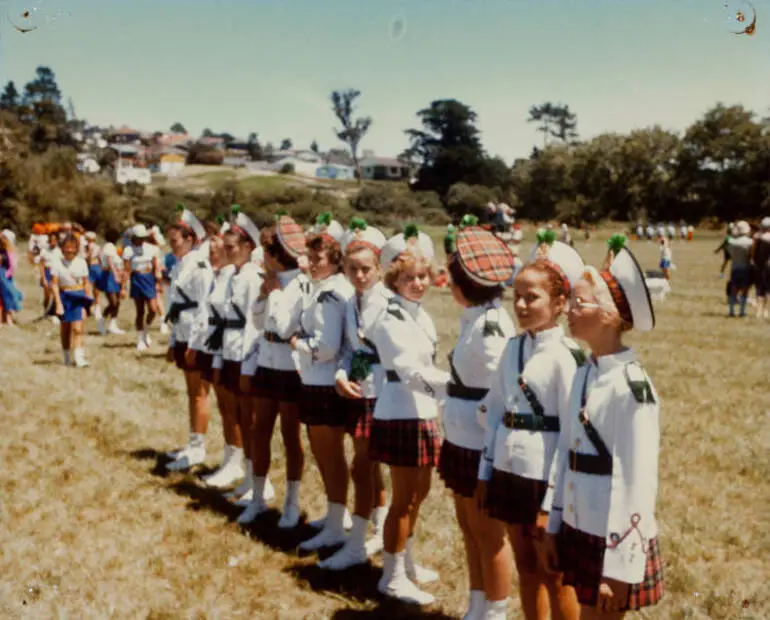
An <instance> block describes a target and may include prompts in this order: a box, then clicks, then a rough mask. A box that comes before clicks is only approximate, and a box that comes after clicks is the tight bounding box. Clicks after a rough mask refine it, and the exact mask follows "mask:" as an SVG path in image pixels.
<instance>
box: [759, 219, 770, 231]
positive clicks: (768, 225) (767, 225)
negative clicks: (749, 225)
mask: <svg viewBox="0 0 770 620" xmlns="http://www.w3.org/2000/svg"><path fill="white" fill-rule="evenodd" d="M759 225H760V226H761V227H762V228H764V229H765V230H767V229H769V228H770V217H763V218H762V221H761V222H760V223H759Z"/></svg>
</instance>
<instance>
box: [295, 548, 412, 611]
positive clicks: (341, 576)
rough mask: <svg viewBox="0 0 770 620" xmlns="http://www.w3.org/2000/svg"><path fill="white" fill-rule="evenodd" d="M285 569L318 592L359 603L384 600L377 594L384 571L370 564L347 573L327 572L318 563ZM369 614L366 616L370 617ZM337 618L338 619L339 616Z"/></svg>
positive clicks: (322, 556) (352, 568) (344, 571)
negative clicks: (378, 583) (333, 594)
mask: <svg viewBox="0 0 770 620" xmlns="http://www.w3.org/2000/svg"><path fill="white" fill-rule="evenodd" d="M334 551H336V549H332V550H324V552H322V553H319V555H318V557H319V559H324V558H326V557H328V556H329V555H331V554H332V553H334ZM284 570H285V572H287V573H290V574H291V575H293V576H294V577H296V578H297V579H301V580H303V581H304V582H306V583H307V585H308V586H310V588H311V589H312V590H313V591H315V592H334V593H336V594H340V595H342V596H344V597H347V598H351V599H354V600H356V601H358V602H366V601H380V600H382V595H381V594H380V593H379V592H378V591H377V582H378V581H379V580H380V577H381V576H382V569H380V568H376V567H374V566H372V565H371V564H369V563H368V562H367V563H366V564H359V565H358V566H353V567H351V568H349V569H347V570H343V571H330V570H324V569H322V568H319V567H318V566H317V565H316V564H315V563H313V564H307V563H296V564H294V565H292V566H289V567H288V568H286V569H284ZM369 613H371V612H366V614H369ZM366 614H364V616H362V617H370V616H368V615H366ZM334 617H335V618H336V617H337V616H334ZM351 617H352V616H351ZM371 617H375V616H371ZM377 617H378V616H377ZM383 617H390V618H394V617H399V618H400V617H402V616H400V615H399V616H393V615H390V616H383Z"/></svg>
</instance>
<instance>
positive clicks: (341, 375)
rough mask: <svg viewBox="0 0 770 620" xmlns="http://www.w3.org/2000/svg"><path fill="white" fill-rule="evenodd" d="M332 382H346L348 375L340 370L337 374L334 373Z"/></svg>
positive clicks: (342, 369)
mask: <svg viewBox="0 0 770 620" xmlns="http://www.w3.org/2000/svg"><path fill="white" fill-rule="evenodd" d="M334 380H335V381H347V380H348V373H347V372H346V371H345V369H344V368H340V369H339V370H338V371H337V372H335V373H334Z"/></svg>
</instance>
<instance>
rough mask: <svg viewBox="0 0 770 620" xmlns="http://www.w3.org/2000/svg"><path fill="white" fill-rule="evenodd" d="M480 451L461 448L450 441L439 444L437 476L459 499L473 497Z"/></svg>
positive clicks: (477, 476) (477, 475)
mask: <svg viewBox="0 0 770 620" xmlns="http://www.w3.org/2000/svg"><path fill="white" fill-rule="evenodd" d="M480 460H481V450H471V449H469V448H461V447H460V446H456V445H455V444H453V443H452V442H450V441H447V440H446V439H445V440H444V443H443V444H441V456H440V457H439V460H438V475H439V476H441V479H442V480H443V481H444V484H445V485H446V486H447V488H448V489H450V490H451V491H452V492H454V493H456V494H457V495H460V496H461V497H473V495H474V493H475V492H476V483H477V482H478V479H479V461H480Z"/></svg>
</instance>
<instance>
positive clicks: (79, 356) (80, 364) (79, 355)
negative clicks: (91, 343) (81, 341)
mask: <svg viewBox="0 0 770 620" xmlns="http://www.w3.org/2000/svg"><path fill="white" fill-rule="evenodd" d="M74 358H75V367H76V368H87V367H88V366H89V364H88V361H87V360H86V351H85V349H80V348H78V349H75V352H74Z"/></svg>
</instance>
